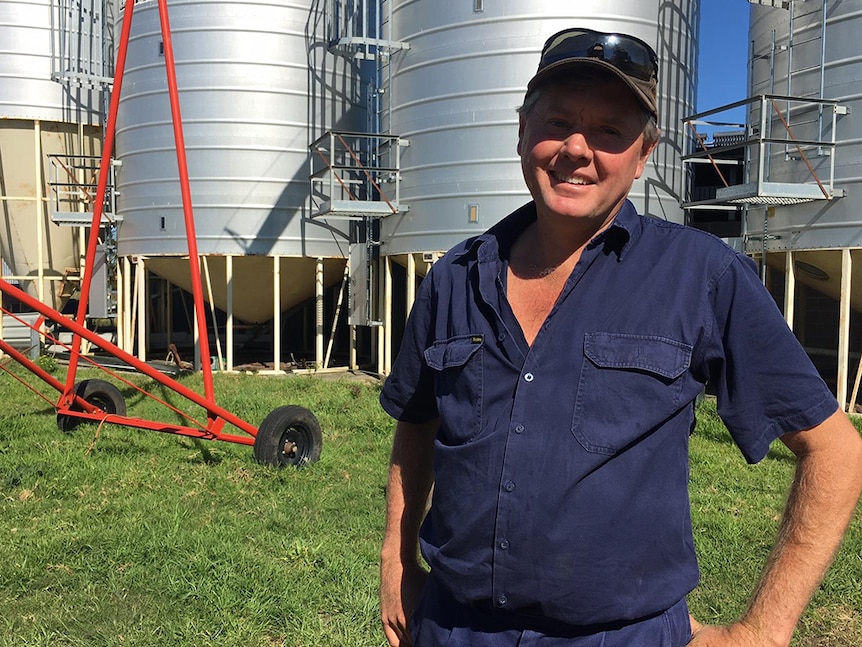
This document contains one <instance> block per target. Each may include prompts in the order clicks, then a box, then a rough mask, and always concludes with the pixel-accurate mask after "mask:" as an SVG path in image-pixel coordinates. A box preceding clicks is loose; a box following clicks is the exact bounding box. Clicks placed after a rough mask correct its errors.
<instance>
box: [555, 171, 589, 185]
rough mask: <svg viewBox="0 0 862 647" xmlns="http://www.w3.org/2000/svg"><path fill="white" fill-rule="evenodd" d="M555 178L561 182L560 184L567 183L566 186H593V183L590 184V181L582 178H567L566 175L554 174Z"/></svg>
mask: <svg viewBox="0 0 862 647" xmlns="http://www.w3.org/2000/svg"><path fill="white" fill-rule="evenodd" d="M554 177H555V178H556V179H557V180H559V181H560V182H565V183H566V184H579V185H586V184H592V182H589V181H588V180H585V179H584V178H581V177H566V176H564V175H560V174H559V173H554Z"/></svg>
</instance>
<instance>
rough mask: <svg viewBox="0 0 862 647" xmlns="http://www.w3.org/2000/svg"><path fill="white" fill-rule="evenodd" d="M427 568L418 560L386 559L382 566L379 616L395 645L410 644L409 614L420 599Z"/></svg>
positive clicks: (391, 643)
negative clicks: (410, 561) (412, 561)
mask: <svg viewBox="0 0 862 647" xmlns="http://www.w3.org/2000/svg"><path fill="white" fill-rule="evenodd" d="M426 579H428V572H427V571H426V570H425V569H423V568H422V567H421V566H419V564H417V563H415V562H414V563H412V564H408V565H402V564H401V562H400V560H395V561H392V562H390V561H388V560H384V561H383V563H382V564H381V567H380V617H381V620H382V621H383V633H384V634H386V640H388V641H389V644H390V645H392V647H410V645H411V644H412V641H411V640H410V618H412V617H413V612H414V611H415V610H416V605H417V604H418V603H419V597H420V596H421V595H422V588H423V587H424V586H425V580H426Z"/></svg>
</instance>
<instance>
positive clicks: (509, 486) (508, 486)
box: [503, 481, 515, 492]
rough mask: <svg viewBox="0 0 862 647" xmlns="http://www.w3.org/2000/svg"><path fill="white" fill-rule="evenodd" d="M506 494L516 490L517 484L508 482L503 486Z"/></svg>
mask: <svg viewBox="0 0 862 647" xmlns="http://www.w3.org/2000/svg"><path fill="white" fill-rule="evenodd" d="M503 488H504V489H505V490H506V492H511V491H512V490H514V489H515V483H514V482H512V481H506V485H504V486H503Z"/></svg>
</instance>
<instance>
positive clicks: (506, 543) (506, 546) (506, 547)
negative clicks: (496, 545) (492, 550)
mask: <svg viewBox="0 0 862 647" xmlns="http://www.w3.org/2000/svg"><path fill="white" fill-rule="evenodd" d="M500 550H509V540H508V539H504V540H503V541H501V542H500Z"/></svg>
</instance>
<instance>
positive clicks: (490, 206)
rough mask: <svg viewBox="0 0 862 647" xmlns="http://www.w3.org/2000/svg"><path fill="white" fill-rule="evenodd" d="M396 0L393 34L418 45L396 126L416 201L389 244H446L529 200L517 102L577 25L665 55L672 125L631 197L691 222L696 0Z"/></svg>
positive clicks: (401, 58)
mask: <svg viewBox="0 0 862 647" xmlns="http://www.w3.org/2000/svg"><path fill="white" fill-rule="evenodd" d="M392 4H393V22H392V24H393V38H394V39H395V40H398V41H404V42H407V43H409V45H410V47H409V49H406V50H404V51H402V52H399V53H398V54H396V55H395V56H394V57H393V62H392V68H393V70H392V96H391V97H390V102H391V118H390V126H389V128H390V130H391V132H393V133H397V134H399V135H400V136H402V137H404V138H406V139H407V140H408V141H409V142H410V145H409V147H407V148H406V149H405V150H404V151H403V153H402V156H401V176H402V186H401V200H402V202H404V203H406V204H408V205H409V211H407V212H405V213H404V214H401V215H398V216H394V217H389V218H387V219H386V220H385V221H384V230H383V231H384V239H385V241H386V242H385V252H386V253H388V254H403V253H407V252H423V251H424V252H430V251H439V250H445V249H448V248H449V247H451V246H452V245H454V244H455V243H457V242H458V241H460V240H462V239H463V238H465V237H467V236H471V235H474V234H476V233H478V232H479V231H481V230H482V229H484V228H486V227H488V226H490V225H491V224H493V223H494V222H496V221H497V220H499V219H501V218H502V217H503V216H505V215H506V214H507V213H509V212H510V211H512V210H513V209H515V208H516V207H518V206H520V205H521V204H523V203H524V202H526V201H527V200H528V199H529V195H528V193H527V191H526V188H525V187H524V184H523V180H522V177H521V171H520V166H519V162H518V157H517V153H516V150H515V149H516V144H517V132H518V126H517V123H518V120H517V114H516V112H515V111H516V109H517V107H518V106H519V105H520V104H521V101H522V100H523V98H524V90H525V88H526V84H527V81H528V80H529V79H530V77H531V76H532V75H533V73H534V72H535V70H536V65H537V63H538V60H539V52H540V51H541V48H542V45H543V44H544V41H545V39H547V38H548V36H550V35H551V34H553V33H555V32H556V31H559V30H561V29H564V28H566V27H571V26H582V27H587V28H592V29H596V30H600V31H609V32H614V31H618V32H624V33H629V34H632V35H634V36H638V37H640V38H641V39H643V40H645V41H646V42H647V43H650V44H652V45H653V47H654V48H655V49H656V51H657V53H658V54H659V57H660V73H659V83H660V94H661V104H660V108H659V112H660V124H659V125H660V127H661V129H662V132H663V133H664V136H663V138H662V142H661V144H660V146H659V148H658V150H657V151H656V153H655V154H654V156H653V160H652V164H651V167H650V169H649V170H648V172H647V173H646V174H645V177H644V178H642V179H641V180H639V181H638V182H636V183H635V186H634V188H633V190H632V194H631V197H632V199H633V201H634V202H635V204H636V205H637V206H638V208H639V209H641V210H642V211H644V212H645V213H648V214H650V215H653V216H656V217H659V218H663V219H667V220H672V221H676V222H681V221H682V212H681V210H680V207H679V196H680V189H681V177H680V175H679V173H680V171H679V168H680V164H679V155H680V154H681V153H682V152H683V148H684V146H685V143H686V141H687V140H686V139H685V137H684V133H683V132H682V124H681V123H680V116H681V115H683V114H685V111H686V110H687V109H689V108H691V107H692V105H693V101H694V80H693V78H692V70H693V69H694V67H695V61H696V50H695V37H696V30H697V18H698V3H697V2H694V1H688V2H682V3H674V5H673V6H672V7H671V6H670V5H669V4H668V3H663V2H658V1H653V2H640V1H638V2H635V1H627V2H626V1H623V2H602V1H598V0H594V1H585V2H579V3H574V4H573V3H571V2H566V1H564V0H557V1H549V2H542V3H515V2H459V3H451V4H446V5H438V4H436V3H428V2H424V3H423V2H411V1H409V0H392Z"/></svg>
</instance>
